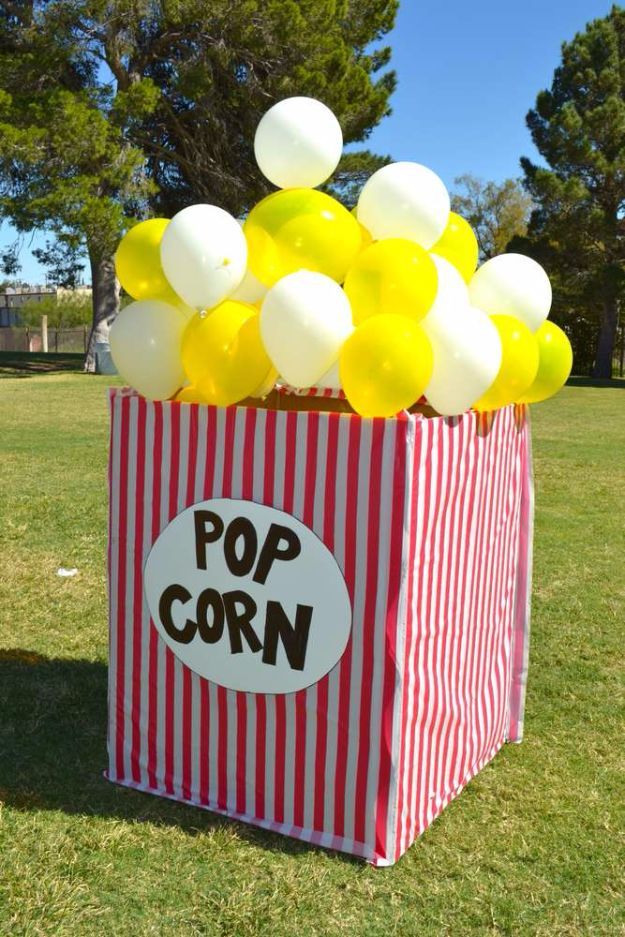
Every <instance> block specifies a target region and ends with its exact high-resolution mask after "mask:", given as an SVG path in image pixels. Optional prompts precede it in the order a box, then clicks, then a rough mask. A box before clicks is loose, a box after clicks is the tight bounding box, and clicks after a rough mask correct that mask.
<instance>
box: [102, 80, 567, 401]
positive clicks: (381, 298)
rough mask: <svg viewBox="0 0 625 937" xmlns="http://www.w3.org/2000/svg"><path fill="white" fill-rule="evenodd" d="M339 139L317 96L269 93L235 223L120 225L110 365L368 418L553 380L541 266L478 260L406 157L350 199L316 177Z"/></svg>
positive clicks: (201, 390)
mask: <svg viewBox="0 0 625 937" xmlns="http://www.w3.org/2000/svg"><path fill="white" fill-rule="evenodd" d="M342 144H343V140H342V135H341V128H340V126H339V124H338V121H337V120H336V117H335V116H334V115H333V114H332V112H331V111H330V110H329V109H328V108H327V107H326V106H325V105H324V104H322V103H321V102H319V101H315V100H313V99H311V98H289V99H287V100H285V101H281V102H279V103H278V104H276V105H274V106H273V107H272V108H271V109H270V110H269V111H268V112H267V113H266V114H265V115H264V117H263V118H262V120H261V121H260V123H259V125H258V129H257V131H256V137H255V141H254V149H255V154H256V159H257V162H258V165H259V167H260V169H261V171H262V172H263V174H264V175H265V176H266V178H267V179H269V181H270V182H272V183H273V184H274V185H275V186H277V187H278V191H277V192H274V193H272V194H271V195H269V196H267V197H266V198H264V199H263V200H262V201H261V202H259V203H258V204H257V205H256V206H254V207H253V208H252V210H251V211H250V213H249V215H248V216H247V218H246V220H245V221H244V222H243V223H241V222H239V221H237V220H236V219H235V218H234V217H232V215H230V214H228V212H226V211H224V210H223V209H221V208H219V207H217V206H215V205H204V204H202V205H192V206H190V207H188V208H185V209H183V210H182V211H180V212H179V213H178V214H177V215H175V216H174V218H172V219H171V220H167V219H161V218H156V219H152V220H149V221H143V222H141V223H140V224H138V225H136V226H135V227H133V228H132V229H131V230H130V231H129V232H128V233H127V234H126V235H125V237H124V238H123V239H122V241H121V243H120V245H119V248H118V251H117V254H116V269H117V275H118V277H119V280H120V282H121V285H122V286H123V287H124V289H125V290H126V292H127V293H128V294H130V296H131V297H132V298H133V299H134V300H135V302H133V303H131V304H130V305H128V306H126V307H125V308H124V309H123V310H122V311H121V313H120V314H119V316H118V317H117V319H116V320H115V322H114V323H113V326H112V328H111V334H110V343H111V351H112V354H113V358H114V361H115V363H116V365H117V368H118V370H119V372H120V373H121V374H122V375H123V376H124V378H125V379H126V380H127V381H128V382H129V383H130V384H131V385H132V386H134V387H135V388H136V389H137V390H138V391H139V392H140V393H141V394H143V395H145V396H146V397H150V398H152V399H167V398H172V397H175V398H176V399H178V400H182V401H191V402H193V401H197V402H203V403H209V404H216V405H219V406H228V405H230V404H234V403H237V402H238V401H240V400H243V399H245V398H248V397H263V396H265V395H267V394H268V393H269V392H270V391H271V390H272V388H273V387H274V386H275V385H276V384H277V383H280V382H283V383H287V384H290V385H292V386H294V387H298V388H303V387H311V386H321V387H334V388H336V389H340V390H343V391H344V393H345V396H346V397H347V399H348V401H349V403H350V404H351V406H352V408H353V409H354V410H355V411H356V412H357V413H359V414H361V415H362V416H365V417H374V416H383V417H390V416H394V415H395V414H397V413H398V412H400V411H401V410H404V409H408V408H410V407H411V406H412V405H413V404H414V403H415V402H416V401H418V400H419V399H420V398H421V397H422V396H425V398H426V399H427V401H428V403H429V404H430V405H431V406H432V407H433V408H434V410H436V411H437V412H438V413H440V414H442V415H445V416H453V415H456V414H460V413H463V412H464V411H466V410H468V409H470V408H474V409H476V410H479V411H485V410H493V409H497V408H499V407H503V406H506V405H508V404H510V403H513V402H536V401H539V400H544V399H545V398H546V397H549V396H551V395H552V394H554V393H555V392H556V391H558V390H559V389H560V387H561V386H562V385H563V384H564V382H565V381H566V379H567V377H568V375H569V373H570V370H571V365H572V353H571V347H570V344H569V342H568V339H567V338H566V336H565V334H564V332H562V330H561V329H559V328H558V327H557V326H556V325H554V324H553V323H551V322H548V321H547V316H548V314H549V310H550V307H551V286H550V283H549V279H548V277H547V275H546V273H545V272H544V270H543V269H542V267H540V265H539V264H537V263H536V262H535V261H534V260H532V259H530V258H529V257H525V256H522V255H520V254H504V255H501V256H499V257H495V258H493V259H491V260H489V261H487V262H486V263H484V264H483V265H482V266H481V267H479V269H476V268H477V265H478V245H477V240H476V238H475V235H474V233H473V231H472V229H471V227H470V225H469V224H468V223H467V222H466V221H465V220H464V219H462V218H461V217H459V216H458V215H457V214H455V213H454V212H452V211H451V210H450V200H449V195H448V193H447V190H446V188H445V186H444V185H443V183H442V181H441V180H440V179H439V177H438V176H437V175H436V174H435V173H434V172H432V171H431V170H430V169H427V168H426V167H425V166H421V165H419V164H418V163H411V162H399V163H391V164H389V165H386V166H384V167H383V168H381V169H379V170H378V171H377V172H375V173H373V175H372V176H371V177H370V178H369V179H368V181H367V182H366V183H365V185H364V187H363V189H362V192H361V193H360V198H359V200H358V204H357V206H356V208H355V209H354V210H353V211H351V212H350V211H348V209H347V208H345V207H344V206H343V205H342V204H341V203H340V202H339V201H337V200H336V199H334V198H332V197H331V196H330V195H327V194H326V193H324V192H321V191H319V190H318V189H316V188H315V186H319V185H321V184H322V183H324V182H325V181H326V180H327V179H328V178H329V177H330V176H331V174H332V173H333V172H334V170H335V169H336V166H337V164H338V161H339V159H340V156H341V151H342Z"/></svg>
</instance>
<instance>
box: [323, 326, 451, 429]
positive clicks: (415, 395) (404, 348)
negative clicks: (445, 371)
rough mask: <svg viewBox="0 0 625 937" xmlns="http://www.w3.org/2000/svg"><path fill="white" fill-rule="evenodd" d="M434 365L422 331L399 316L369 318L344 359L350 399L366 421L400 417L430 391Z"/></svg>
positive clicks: (341, 365) (348, 345)
mask: <svg viewBox="0 0 625 937" xmlns="http://www.w3.org/2000/svg"><path fill="white" fill-rule="evenodd" d="M433 365H434V357H433V354H432V346H431V345H430V341H429V339H428V337H427V335H426V334H425V332H424V331H423V329H422V328H421V326H420V325H418V323H416V322H415V320H414V319H412V318H410V317H409V316H398V315H394V314H383V315H379V316H372V317H371V318H370V319H365V321H364V322H363V323H361V324H360V325H359V326H358V327H357V328H356V329H355V331H354V332H352V334H351V335H350V337H349V338H348V339H347V341H346V342H345V344H344V345H343V347H342V349H341V354H340V357H339V373H340V377H341V384H342V385H343V389H344V390H345V395H346V397H347V399H348V401H349V402H350V404H351V406H352V407H353V409H354V410H355V411H356V413H359V414H360V415H361V416H365V417H374V416H384V417H389V416H395V414H396V413H399V411H400V410H404V409H405V408H407V407H410V406H412V404H413V403H414V402H415V401H416V400H418V399H419V397H420V396H421V395H422V393H423V391H424V390H425V388H426V387H427V384H428V382H429V380H430V377H431V376H432V368H433Z"/></svg>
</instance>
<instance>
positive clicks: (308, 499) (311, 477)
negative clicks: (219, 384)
mask: <svg viewBox="0 0 625 937" xmlns="http://www.w3.org/2000/svg"><path fill="white" fill-rule="evenodd" d="M318 448H319V413H318V412H316V411H314V410H313V411H311V412H310V413H309V414H308V418H307V420H306V469H305V474H304V514H303V518H302V520H303V522H304V524H306V525H307V526H308V527H310V528H312V526H313V523H314V512H315V478H316V476H317V452H318ZM308 692H309V691H308V690H300V691H299V692H297V693H296V694H295V766H294V774H293V784H294V791H293V822H294V823H295V825H296V826H300V827H303V826H304V792H305V783H306V710H307V702H306V701H307V695H308ZM314 692H315V691H314V690H311V691H310V693H311V694H313V693H314Z"/></svg>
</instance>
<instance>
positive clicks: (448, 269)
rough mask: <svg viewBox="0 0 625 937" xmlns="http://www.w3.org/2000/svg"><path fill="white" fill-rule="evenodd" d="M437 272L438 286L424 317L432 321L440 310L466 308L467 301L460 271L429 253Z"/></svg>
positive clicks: (446, 261) (464, 284)
mask: <svg viewBox="0 0 625 937" xmlns="http://www.w3.org/2000/svg"><path fill="white" fill-rule="evenodd" d="M430 257H431V258H432V260H433V261H434V266H435V267H436V272H437V274H438V286H437V289H436V297H435V299H434V302H433V303H432V305H431V306H430V308H429V309H428V311H427V313H426V315H425V319H428V318H430V317H431V319H432V321H434V319H436V317H437V316H439V315H440V312H441V310H446V309H449V308H451V309H466V307H467V306H469V305H470V303H469V290H468V288H467V284H466V283H465V281H464V279H463V277H462V274H461V273H460V271H459V270H458V269H457V268H456V267H454V265H453V264H452V263H450V262H449V261H448V260H445V258H444V257H439V256H438V255H437V254H430Z"/></svg>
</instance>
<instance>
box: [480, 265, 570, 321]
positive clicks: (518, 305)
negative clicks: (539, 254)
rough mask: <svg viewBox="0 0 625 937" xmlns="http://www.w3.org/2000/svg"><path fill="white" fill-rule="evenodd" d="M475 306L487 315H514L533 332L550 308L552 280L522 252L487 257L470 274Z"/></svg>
mask: <svg viewBox="0 0 625 937" xmlns="http://www.w3.org/2000/svg"><path fill="white" fill-rule="evenodd" d="M469 294H470V296H471V302H472V303H473V305H474V306H479V308H480V309H483V310H484V312H487V313H488V314H489V316H494V315H506V316H515V317H516V318H517V319H520V320H521V321H522V322H525V324H526V325H527V327H528V328H529V329H531V330H532V332H535V331H536V330H537V329H538V328H539V327H540V326H541V325H542V323H543V322H544V321H545V319H546V318H547V316H548V315H549V310H550V309H551V299H552V294H551V283H550V282H549V277H548V276H547V274H546V273H545V271H544V270H543V268H542V267H541V266H540V264H539V263H536V261H535V260H532V258H531V257H525V256H524V255H523V254H500V255H499V256H498V257H493V258H492V259H491V260H487V261H486V263H485V264H483V265H482V266H481V267H480V268H479V269H478V270H477V271H476V272H475V273H474V274H473V277H472V278H471V282H470V283H469Z"/></svg>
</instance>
